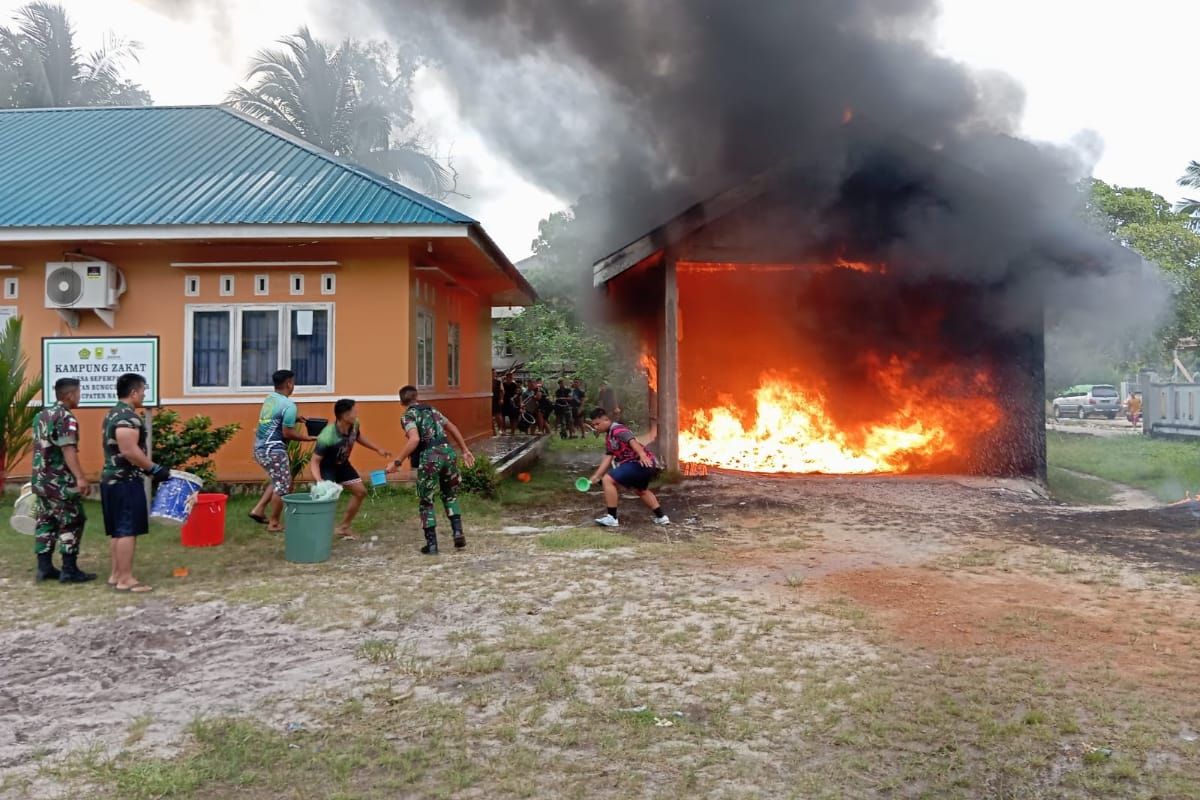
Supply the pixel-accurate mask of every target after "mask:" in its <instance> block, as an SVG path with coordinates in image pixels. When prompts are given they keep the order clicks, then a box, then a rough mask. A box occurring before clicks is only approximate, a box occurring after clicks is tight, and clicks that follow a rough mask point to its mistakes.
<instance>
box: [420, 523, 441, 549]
mask: <svg viewBox="0 0 1200 800" xmlns="http://www.w3.org/2000/svg"><path fill="white" fill-rule="evenodd" d="M421 552H422V553H424V554H425V555H427V556H436V555H437V554H438V549H437V528H426V529H425V546H424V547H422V548H421Z"/></svg>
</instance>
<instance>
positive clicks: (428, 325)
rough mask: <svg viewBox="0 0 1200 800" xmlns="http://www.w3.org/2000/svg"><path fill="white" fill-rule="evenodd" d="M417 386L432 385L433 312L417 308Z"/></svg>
mask: <svg viewBox="0 0 1200 800" xmlns="http://www.w3.org/2000/svg"><path fill="white" fill-rule="evenodd" d="M415 338H416V340H417V386H419V387H429V386H433V312H431V311H426V310H425V309H418V310H417V335H416V337H415Z"/></svg>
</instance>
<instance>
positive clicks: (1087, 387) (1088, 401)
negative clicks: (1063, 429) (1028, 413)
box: [1054, 383, 1121, 419]
mask: <svg viewBox="0 0 1200 800" xmlns="http://www.w3.org/2000/svg"><path fill="white" fill-rule="evenodd" d="M1119 413H1121V395H1120V393H1119V392H1118V391H1117V387H1115V386H1111V385H1109V384H1107V383H1096V384H1091V383H1089V384H1084V385H1082V386H1072V387H1071V388H1070V389H1067V390H1066V391H1065V392H1063V393H1061V394H1060V395H1059V396H1058V397H1056V398H1054V418H1055V419H1062V418H1063V417H1077V418H1079V419H1087V418H1088V417H1090V416H1099V415H1103V416H1106V417H1108V418H1109V419H1116V418H1117V414H1119Z"/></svg>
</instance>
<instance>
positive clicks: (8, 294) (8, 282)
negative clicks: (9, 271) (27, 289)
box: [4, 278, 21, 300]
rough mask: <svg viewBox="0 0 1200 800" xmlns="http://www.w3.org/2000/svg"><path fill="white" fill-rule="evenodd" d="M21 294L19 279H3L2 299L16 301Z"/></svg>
mask: <svg viewBox="0 0 1200 800" xmlns="http://www.w3.org/2000/svg"><path fill="white" fill-rule="evenodd" d="M20 294H21V279H20V278H5V279H4V299H5V300H16V299H17V298H18V295H20Z"/></svg>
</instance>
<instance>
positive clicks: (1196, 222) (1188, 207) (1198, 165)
mask: <svg viewBox="0 0 1200 800" xmlns="http://www.w3.org/2000/svg"><path fill="white" fill-rule="evenodd" d="M1179 185H1180V186H1184V187H1187V188H1189V189H1200V161H1193V162H1192V163H1190V164H1188V168H1187V172H1185V173H1184V174H1183V177H1182V178H1180V179H1179ZM1175 210H1176V211H1178V212H1179V213H1181V214H1187V215H1188V216H1189V217H1191V218H1192V227H1193V228H1197V229H1200V200H1193V199H1191V198H1189V197H1185V198H1183V200H1182V201H1180V203H1179V205H1178V206H1176V209H1175Z"/></svg>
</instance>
